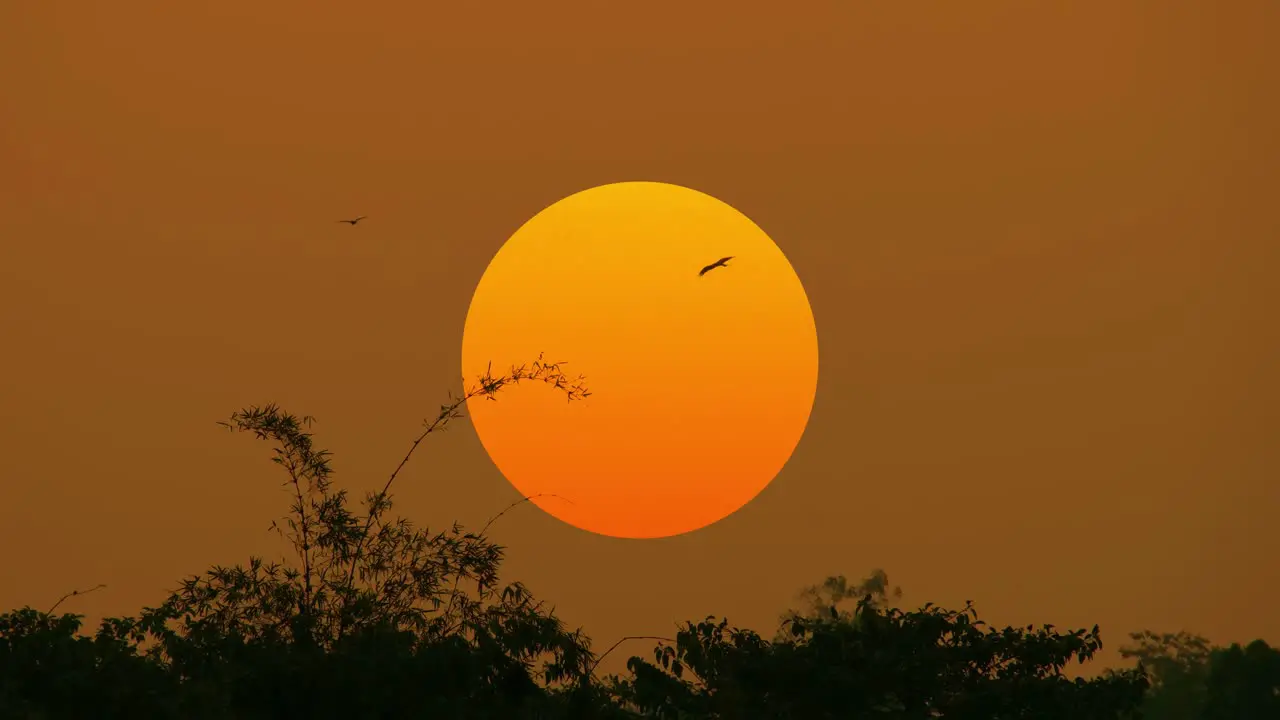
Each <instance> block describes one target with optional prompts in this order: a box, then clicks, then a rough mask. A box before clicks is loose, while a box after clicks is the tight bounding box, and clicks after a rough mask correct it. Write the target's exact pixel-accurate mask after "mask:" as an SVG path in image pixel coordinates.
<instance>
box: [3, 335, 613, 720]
mask: <svg viewBox="0 0 1280 720" xmlns="http://www.w3.org/2000/svg"><path fill="white" fill-rule="evenodd" d="M524 381H534V382H542V383H545V384H548V385H551V386H553V387H554V388H555V389H556V390H558V391H560V392H563V393H564V394H565V395H566V396H567V397H568V398H569V399H570V400H575V399H579V398H583V397H586V396H588V395H589V394H590V392H589V391H588V390H587V389H586V387H585V384H584V382H583V379H582V378H581V377H579V378H576V379H571V378H569V377H567V376H566V375H565V374H564V373H563V372H562V370H561V368H560V364H557V363H547V362H544V361H543V360H542V358H541V356H540V357H539V358H538V360H536V361H535V362H533V363H532V365H531V366H519V367H513V368H511V370H510V372H508V373H506V374H503V375H497V376H495V375H494V374H493V373H492V372H491V370H490V371H486V372H485V373H484V374H483V375H482V376H481V377H480V378H479V381H478V383H477V384H476V385H474V386H473V387H471V388H470V389H468V390H466V392H465V393H464V394H463V395H462V396H460V397H458V398H456V399H455V398H451V402H450V403H448V404H446V405H442V406H441V407H440V411H439V413H438V414H437V415H436V417H435V418H434V419H431V420H429V421H427V422H425V423H424V429H423V431H422V432H421V434H420V435H419V436H418V437H417V439H416V440H415V441H414V442H413V443H412V445H411V446H410V448H409V450H408V452H407V453H406V454H405V456H404V458H403V459H402V460H401V461H400V464H399V465H398V466H397V467H396V469H395V470H394V471H393V472H392V473H391V475H390V477H389V478H388V479H387V481H386V483H385V484H384V486H383V488H382V489H381V490H380V491H377V492H372V493H369V494H367V495H366V497H365V499H364V503H363V511H358V510H353V509H352V508H351V507H350V505H351V503H349V502H348V496H347V491H346V490H342V489H336V488H335V487H334V486H333V484H332V475H333V470H332V468H331V467H330V464H329V453H328V452H327V451H325V450H323V449H319V448H317V447H315V445H314V444H313V439H312V435H311V434H310V433H309V432H307V431H306V429H307V428H308V427H309V426H310V425H311V423H312V419H311V418H309V417H303V418H299V417H296V416H294V415H291V414H289V413H287V412H284V411H283V410H281V409H280V408H278V407H277V406H275V405H265V406H262V407H250V408H247V409H245V410H242V411H240V412H237V413H235V414H233V415H232V416H231V418H230V420H229V421H227V422H225V423H222V424H223V425H224V426H225V427H227V428H228V429H229V430H232V431H241V432H251V433H253V434H254V435H255V436H256V437H258V438H259V439H264V440H268V441H270V442H271V443H272V444H273V452H274V457H273V458H272V460H273V461H274V462H275V463H276V464H278V465H280V466H281V467H282V468H283V469H284V470H285V472H286V474H287V479H286V481H285V483H284V486H285V488H286V489H287V490H288V492H289V495H290V498H291V501H292V506H291V508H290V514H289V515H288V516H287V517H286V518H284V523H283V526H282V525H280V524H273V527H275V528H276V529H278V530H279V531H280V534H281V535H282V536H283V537H284V538H286V539H287V540H288V541H289V542H290V544H291V545H292V547H293V549H294V551H295V553H296V563H293V564H289V563H268V562H264V561H263V559H262V558H259V557H251V558H250V559H249V562H248V564H247V566H239V565H238V566H235V567H230V568H224V567H214V568H212V569H210V570H209V571H208V572H206V573H204V574H202V575H197V576H193V577H189V578H187V579H186V580H185V581H183V582H182V584H181V587H180V588H179V589H177V590H176V591H175V592H173V593H172V594H171V595H170V596H169V597H168V598H167V599H166V600H165V601H164V602H163V603H161V604H160V605H159V606H157V607H154V608H145V609H144V610H143V611H142V612H141V613H140V614H139V615H138V616H137V617H133V618H110V619H108V620H106V621H104V622H103V624H102V626H101V628H100V629H99V631H98V633H97V635H96V637H95V638H94V639H93V640H88V639H87V638H78V637H76V633H77V630H78V628H79V618H78V617H75V616H67V615H64V616H62V617H59V618H54V617H52V616H51V614H49V613H44V614H40V613H36V612H35V611H33V610H30V609H29V608H27V609H24V610H23V611H19V612H17V613H10V614H7V615H5V616H3V618H4V620H5V623H6V624H4V625H0V630H2V631H3V635H2V636H0V639H2V640H3V642H4V644H3V645H0V649H3V650H4V651H5V652H4V654H3V656H2V657H0V659H2V660H3V662H4V665H2V666H0V667H2V668H3V670H4V676H3V677H4V680H5V682H4V684H3V685H0V690H2V691H3V692H4V693H6V695H0V697H3V698H6V699H7V700H10V701H12V705H10V706H14V707H16V706H18V705H25V706H27V707H28V708H29V709H30V710H31V712H35V711H36V708H46V710H47V711H49V712H56V708H58V707H62V705H60V704H59V703H62V704H63V705H65V702H66V701H67V699H66V698H65V697H63V696H65V695H66V694H67V693H70V692H75V691H76V690H75V688H77V687H78V686H77V685H76V683H77V682H80V681H81V680H83V681H84V682H87V683H90V684H92V683H93V682H94V681H93V680H91V678H95V677H96V678H97V682H99V683H101V682H102V681H103V677H104V676H103V675H102V672H103V668H110V667H114V665H112V663H116V664H117V665H120V666H121V667H126V668H129V672H132V673H134V674H135V675H136V676H137V677H136V678H134V679H135V680H137V681H138V682H136V683H133V682H131V683H126V685H128V686H130V687H134V686H136V687H137V688H139V689H140V690H139V691H143V690H145V688H147V687H149V686H148V684H147V683H148V682H153V683H161V684H163V683H162V680H161V679H157V678H162V677H163V678H167V679H168V680H169V681H170V682H172V683H175V684H173V685H171V686H166V687H167V688H168V693H169V694H168V699H167V700H166V702H167V703H168V705H167V707H168V708H169V711H170V712H169V713H167V714H166V713H165V712H162V711H161V710H160V709H158V708H150V709H149V710H148V709H144V706H143V705H138V704H135V701H136V700H137V698H133V697H132V696H130V697H116V698H115V701H111V700H109V699H101V698H99V700H100V702H99V701H92V702H98V704H97V705H96V707H94V708H93V712H92V713H91V714H93V715H94V716H97V717H102V716H104V715H103V713H107V714H108V715H109V714H110V713H111V712H112V708H121V709H122V710H123V709H125V708H127V709H128V713H129V715H130V716H149V717H166V716H180V717H209V718H214V717H218V718H221V717H237V718H244V717H281V716H289V717H294V716H296V717H303V716H306V717H338V716H344V717H351V716H359V717H380V716H383V715H384V714H387V713H395V712H397V711H406V710H407V709H409V708H410V706H413V709H414V711H415V712H419V711H422V710H423V709H430V710H432V711H435V712H439V713H441V714H442V715H444V716H446V717H472V716H474V717H498V716H504V717H505V716H516V715H523V716H530V717H532V716H536V715H540V714H544V713H548V712H552V710H553V709H554V708H556V707H559V706H560V705H565V703H567V702H568V699H567V698H568V694H567V693H566V692H565V691H566V690H567V689H568V688H569V686H570V681H573V680H576V679H577V678H580V677H581V676H582V675H583V674H584V673H585V672H586V671H587V668H588V667H589V666H590V664H591V662H592V660H593V656H592V654H591V652H590V649H589V646H588V643H587V640H586V638H585V637H584V636H583V635H582V634H581V632H578V631H575V632H569V631H568V630H566V628H565V627H564V625H563V623H562V622H561V621H560V620H559V619H558V618H556V617H555V615H554V614H553V613H552V612H551V611H549V610H547V609H546V607H545V606H544V604H543V603H541V602H536V601H535V600H534V599H533V597H532V596H531V594H530V593H529V592H528V590H527V589H526V588H525V587H523V586H522V585H521V584H519V583H512V584H508V585H505V586H503V585H500V584H499V582H498V567H499V565H500V563H501V560H502V556H503V548H502V547H501V546H498V545H495V544H493V543H491V542H489V541H488V540H487V539H486V538H485V536H484V533H485V530H487V528H488V526H487V525H486V526H485V528H484V529H482V530H481V531H480V532H479V533H472V532H466V531H464V530H463V529H462V528H461V527H460V526H459V525H457V524H455V525H454V526H453V527H452V528H450V529H448V530H444V531H437V532H430V531H428V530H427V529H419V528H415V527H414V526H413V525H412V524H411V523H410V522H409V521H408V520H406V519H403V518H394V519H392V518H389V517H388V512H389V511H390V509H391V507H392V500H391V495H390V488H391V485H392V483H393V482H394V481H395V479H396V477H397V476H398V474H399V472H400V470H401V469H402V468H403V467H404V466H405V464H406V463H407V462H408V461H409V459H410V458H411V457H412V455H413V453H414V451H415V450H416V449H417V447H418V446H419V445H420V444H421V443H422V441H423V440H425V439H426V438H427V437H428V436H429V435H431V434H432V433H435V432H439V431H443V430H445V429H446V428H447V426H448V423H449V422H450V421H451V420H453V419H456V418H458V417H461V416H462V407H463V405H464V404H465V403H466V402H467V401H469V400H471V399H473V398H483V399H485V400H495V399H496V395H497V393H498V392H499V391H501V390H502V389H503V388H506V387H508V386H510V385H514V384H518V383H520V382H524ZM529 499H530V498H525V499H524V500H522V501H520V502H524V501H527V500H529ZM515 504H519V503H515ZM513 507H514V504H513ZM508 509H510V508H508ZM503 512H506V511H505V510H504V511H503ZM501 514H502V513H499V516H501ZM496 519H497V518H496V517H495V518H494V520H496ZM492 522H493V520H491V521H490V523H492ZM41 653H43V656H42V655H41ZM59 663H62V664H64V665H65V667H64V668H63V671H61V672H63V674H64V675H65V677H64V678H62V679H61V680H57V681H52V680H51V679H50V676H49V672H50V668H53V667H62V666H60V665H59ZM157 671H158V672H160V674H159V675H155V673H156V672H157ZM24 673H25V674H24ZM149 674H150V675H149ZM152 675H154V677H151V676H152ZM144 676H145V678H144ZM375 678H376V680H377V681H376V682H374V681H373V680H374V679H375ZM144 679H146V680H147V682H143V680H144ZM178 688H180V691H179V689H178ZM99 690H104V691H105V688H103V687H99ZM144 694H145V693H144ZM153 695H154V696H156V697H160V696H162V695H164V693H161V692H160V691H159V690H156V691H155V692H153V693H151V694H150V695H147V697H151V696H153ZM562 696H563V697H562ZM589 696H590V693H586V692H578V693H577V694H576V695H575V696H574V700H575V702H577V703H578V704H579V705H581V704H582V702H583V699H582V698H584V697H589ZM85 697H93V695H92V693H88V694H87V695H85ZM86 702H90V701H86ZM353 702H356V703H363V704H361V705H359V706H351V703H353ZM344 705H346V706H349V707H344ZM340 711H341V712H340ZM343 712H346V713H348V714H345V715H344V714H343ZM175 713H176V714H175ZM494 713H497V714H496V715H495V714H494Z"/></svg>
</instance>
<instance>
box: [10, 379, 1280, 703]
mask: <svg viewBox="0 0 1280 720" xmlns="http://www.w3.org/2000/svg"><path fill="white" fill-rule="evenodd" d="M520 382H542V383H545V384H547V385H550V386H552V387H554V388H555V389H556V390H558V391H560V392H563V393H565V394H566V395H567V396H568V397H569V399H570V400H572V399H575V398H580V397H584V396H586V395H588V394H589V393H588V391H587V390H586V388H585V386H584V385H583V384H582V381H581V378H578V379H570V378H568V377H567V376H565V375H564V374H563V372H561V369H560V367H559V366H557V365H556V364H554V363H545V362H542V360H541V358H540V359H539V360H538V361H537V362H534V363H532V364H531V365H530V366H527V367H525V366H521V367H515V368H512V369H511V370H510V371H509V372H508V373H506V374H503V375H500V376H494V375H493V374H491V373H486V374H485V375H484V376H483V377H481V378H480V380H479V382H478V384H477V385H476V386H474V387H473V388H471V389H470V390H468V391H467V392H466V393H465V394H464V395H463V396H461V397H459V398H457V399H454V400H452V401H451V402H450V403H449V404H447V405H444V406H442V407H441V408H440V412H439V413H438V415H437V416H436V417H435V418H434V419H432V420H430V421H428V422H427V423H426V424H425V427H424V429H423V431H422V433H421V434H420V436H419V437H418V438H417V440H415V441H414V443H413V444H412V447H411V448H410V450H409V452H408V453H407V454H406V456H405V458H404V460H402V461H401V463H400V466H399V467H397V469H396V471H395V472H393V473H392V475H391V477H390V478H389V479H388V480H387V482H386V484H385V485H384V486H383V488H382V489H381V490H380V491H377V492H371V493H368V494H367V495H366V496H365V497H364V499H363V501H362V502H361V503H359V507H358V508H356V509H353V507H352V505H353V503H352V502H351V500H350V499H349V497H348V495H347V492H346V491H345V490H342V489H337V488H335V487H334V486H333V484H332V481H331V475H332V470H331V468H330V466H329V455H328V453H327V452H326V451H324V450H322V449H318V448H316V447H315V446H314V445H313V442H312V436H311V434H310V433H309V432H307V427H308V426H309V425H310V419H309V418H298V417H295V416H293V415H290V414H288V413H286V412H284V411H282V410H280V409H279V408H277V407H275V406H271V405H268V406H265V407H261V408H257V407H251V408H248V409H246V410H244V411H241V412H238V413H235V414H234V415H233V416H232V417H231V418H230V420H229V421H228V422H226V423H224V425H225V426H226V427H227V428H229V429H230V430H232V431H240V432H249V433H251V434H253V435H255V436H256V437H258V438H260V439H263V440H267V441H269V442H270V443H271V444H272V449H273V458H272V459H273V461H274V462H276V463H277V464H278V465H280V466H281V467H282V468H283V469H284V471H285V475H286V480H285V484H284V485H285V488H286V490H287V491H288V493H289V496H290V499H291V508H290V513H289V515H288V516H287V517H285V518H283V523H282V524H277V525H276V528H277V529H278V530H279V532H280V534H281V535H282V536H283V537H285V538H286V539H287V540H288V541H289V542H290V543H291V544H292V546H293V550H294V553H295V557H296V560H295V561H294V562H292V563H270V562H265V561H264V560H263V559H262V558H257V557H254V558H250V559H249V561H248V563H247V564H246V565H243V566H235V567H230V568H224V567H214V568H211V569H210V570H208V571H206V572H204V573H202V574H200V575H196V576H193V577H190V578H187V579H186V580H184V581H183V582H182V583H181V584H180V585H179V587H178V588H177V589H176V590H174V591H173V592H172V593H171V594H170V595H169V596H168V597H167V598H165V599H164V601H163V602H161V603H160V604H159V605H157V606H155V607H148V608H143V609H142V610H141V611H140V612H139V613H138V614H137V615H136V616H132V617H124V618H108V619H106V620H104V621H103V622H102V623H101V625H100V626H99V628H98V629H97V630H96V631H94V632H92V633H87V632H83V629H82V628H81V623H80V621H81V617H80V616H78V615H74V614H68V613H57V612H56V610H57V606H55V607H54V608H51V609H50V610H48V611H38V610H35V609H33V608H30V607H25V608H22V609H19V610H15V611H11V612H8V613H4V614H0V718H32V719H35V718H50V719H52V718H103V719H107V718H155V719H156V720H166V719H168V718H175V719H176V718H183V719H190V720H203V719H207V720H230V719H232V718H235V719H246V720H248V719H257V718H264V719H265V718H344V719H347V718H475V719H477V720H489V719H492V720H502V719H506V718H529V719H530V720H537V719H539V718H546V719H552V718H565V719H570V718H581V719H583V720H586V719H591V718H600V719H611V718H619V719H622V718H642V717H661V718H723V719H726V720H732V719H738V718H741V719H743V720H751V719H755V718H759V719H760V720H775V719H777V720H783V719H795V720H822V719H824V718H833V719H834V718H840V719H842V720H843V719H852V718H883V719H885V720H893V719H902V720H907V719H912V720H914V719H917V718H919V719H924V718H948V719H950V720H1012V719H1014V718H1019V719H1021V718H1040V719H1043V720H1058V719H1061V720H1094V719H1097V720H1104V719H1106V720H1111V719H1121V718H1139V717H1144V716H1145V717H1147V718H1152V719H1153V720H1173V719H1175V718H1178V719H1181V718H1188V719H1190V718H1197V719H1203V720H1219V719H1222V720H1225V719H1227V718H1231V719H1233V720H1251V719H1253V718H1258V719H1259V720H1262V719H1264V718H1265V719H1267V720H1275V719H1276V718H1280V652H1277V651H1276V650H1273V649H1271V648H1269V647H1268V646H1267V645H1266V644H1265V643H1263V642H1261V641H1258V642H1255V643H1252V644H1250V645H1248V646H1247V647H1240V646H1238V645H1234V646H1232V647H1230V648H1211V647H1209V645H1208V644H1207V643H1206V642H1204V641H1203V640H1202V639H1199V638H1194V637H1191V636H1186V635H1177V636H1155V635H1153V634H1150V633H1144V634H1139V635H1134V636H1133V638H1132V639H1133V640H1134V641H1135V643H1137V645H1136V646H1134V647H1130V648H1127V649H1126V650H1125V652H1126V653H1127V656H1129V657H1133V658H1135V659H1137V660H1139V663H1138V665H1137V667H1134V668H1131V669H1127V670H1119V671H1114V670H1113V671H1106V672H1103V673H1102V674H1101V675H1099V676H1098V677H1095V678H1090V679H1079V678H1077V679H1069V678H1068V677H1067V676H1066V674H1065V673H1064V670H1065V669H1066V668H1067V667H1068V666H1069V665H1070V664H1072V663H1077V664H1079V663H1084V662H1086V661H1088V660H1089V659H1090V658H1091V657H1093V655H1094V654H1095V653H1096V652H1097V651H1098V650H1099V649H1100V648H1101V647H1102V641H1101V638H1100V635H1099V632H1098V628H1097V627H1096V626H1095V627H1094V628H1092V629H1088V630H1071V631H1065V632H1059V631H1056V630H1055V629H1054V628H1053V627H1052V626H1047V625H1046V626H1041V627H1034V626H1029V627H1025V628H1012V627H1005V628H993V627H989V626H987V625H986V624H985V623H983V622H982V621H981V620H979V619H978V617H977V615H976V612H975V611H974V609H973V607H972V606H971V605H966V606H965V607H964V608H961V609H959V610H947V609H943V608H937V607H934V606H932V605H928V604H927V605H925V606H923V607H921V608H919V609H917V610H913V611H905V610H902V609H900V608H898V607H896V606H895V605H894V603H895V601H897V600H898V599H899V598H900V597H901V590H899V589H896V588H892V589H891V588H890V587H889V585H888V578H887V576H885V574H884V573H883V572H881V571H877V572H876V573H874V574H872V575H871V576H870V577H868V578H867V579H865V580H864V581H862V582H861V583H856V584H852V585H851V584H850V583H848V582H847V581H846V580H845V579H844V578H843V577H837V578H830V579H828V580H827V581H826V582H825V583H823V584H822V585H819V586H815V587H813V588H810V589H808V590H807V591H806V592H805V593H804V594H803V599H804V600H805V601H806V606H805V607H802V608H801V609H800V610H797V611H791V612H789V613H787V614H786V615H785V616H784V617H783V618H782V620H783V622H782V626H781V628H780V629H779V631H778V632H777V634H776V635H774V636H773V637H772V639H765V638H763V637H761V636H760V635H758V634H756V633H754V632H752V631H749V630H743V629H740V628H736V627H732V626H730V625H729V623H728V621H727V620H717V619H716V618H707V619H705V620H703V621H701V622H689V623H686V624H685V625H684V627H683V628H682V629H681V630H680V631H679V632H678V633H677V634H676V636H675V637H674V638H670V639H658V638H653V639H654V640H658V643H657V646H656V647H655V648H654V650H653V652H652V653H651V654H650V655H648V656H646V657H632V658H631V659H630V660H629V661H628V663H627V674H626V675H625V676H619V675H610V676H607V677H600V676H599V674H598V673H597V672H596V668H597V666H598V664H599V662H600V660H601V658H602V656H601V655H597V654H596V653H595V652H594V651H593V649H592V646H591V643H590V641H589V640H588V638H586V637H585V636H584V635H583V634H582V633H581V631H579V630H570V629H569V628H567V627H566V626H565V625H564V623H563V622H562V621H561V620H560V619H559V618H557V617H556V616H555V614H554V613H553V612H552V611H551V610H549V609H548V608H547V606H546V605H545V604H544V603H542V602H539V601H537V600H536V599H535V598H534V597H533V596H532V595H531V594H530V593H529V592H528V590H527V589H525V588H524V587H523V586H522V585H520V584H519V583H511V584H503V583H501V582H500V581H499V576H498V568H499V566H500V564H501V561H502V557H503V548H502V547H500V546H498V545H495V544H493V543H492V542H490V541H489V540H488V539H487V538H486V536H485V531H486V530H487V526H486V527H485V528H482V529H481V530H480V531H479V532H469V531H466V530H464V529H463V528H462V527H460V526H457V525H455V526H453V527H451V528H449V529H447V530H443V531H434V532H433V531H429V530H428V529H426V528H418V527H415V526H414V525H413V524H412V523H411V522H409V521H408V520H406V519H404V518H392V517H391V516H390V515H389V512H390V510H391V508H392V501H391V494H390V487H391V484H392V483H393V482H394V480H395V478H396V476H397V474H398V473H399V471H400V468H402V467H404V465H405V463H406V462H408V460H409V459H410V457H411V456H412V454H413V452H414V450H415V449H416V448H417V447H418V445H419V444H420V443H421V442H422V441H423V440H424V439H425V438H426V437H427V436H428V435H430V434H432V433H433V432H438V431H440V430H443V429H445V428H446V427H447V425H448V423H449V421H450V420H452V419H454V418H457V417H460V414H461V410H462V407H463V406H464V405H465V403H466V402H467V400H468V399H471V398H486V399H494V397H495V395H496V394H497V393H498V392H499V391H500V390H501V389H503V388H504V387H507V386H510V385H512V384H517V383H520ZM528 499H529V498H526V499H525V500H528ZM504 512H505V511H504ZM491 522H492V521H491ZM64 599H65V598H64ZM615 647H616V646H615Z"/></svg>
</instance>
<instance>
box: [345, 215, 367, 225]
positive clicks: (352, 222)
mask: <svg viewBox="0 0 1280 720" xmlns="http://www.w3.org/2000/svg"><path fill="white" fill-rule="evenodd" d="M367 217H369V216H368V215H361V216H360V217H358V218H355V219H353V220H339V221H338V222H340V223H343V222H344V223H347V224H349V225H355V224H356V223H358V222H360V221H361V220H363V219H365V218H367Z"/></svg>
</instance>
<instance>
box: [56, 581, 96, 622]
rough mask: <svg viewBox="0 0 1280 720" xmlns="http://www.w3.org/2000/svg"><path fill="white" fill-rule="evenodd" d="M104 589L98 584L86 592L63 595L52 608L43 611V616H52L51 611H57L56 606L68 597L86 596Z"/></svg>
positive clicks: (77, 591)
mask: <svg viewBox="0 0 1280 720" xmlns="http://www.w3.org/2000/svg"><path fill="white" fill-rule="evenodd" d="M104 587H106V585H105V584H103V583H99V584H97V585H94V586H93V587H91V588H89V589H88V590H72V591H71V592H69V593H67V594H66V595H63V596H62V597H60V598H58V602H56V603H54V604H53V607H51V608H49V609H48V610H45V611H44V614H45V615H52V614H53V611H54V610H57V609H58V606H59V605H61V604H62V601H64V600H66V599H67V598H69V597H74V596H76V595H88V594H89V593H91V592H93V591H94V590H101V589H102V588H104Z"/></svg>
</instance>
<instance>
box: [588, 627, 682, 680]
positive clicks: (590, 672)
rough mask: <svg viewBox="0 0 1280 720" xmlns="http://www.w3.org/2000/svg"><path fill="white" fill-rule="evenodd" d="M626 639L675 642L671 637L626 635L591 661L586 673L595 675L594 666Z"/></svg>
mask: <svg viewBox="0 0 1280 720" xmlns="http://www.w3.org/2000/svg"><path fill="white" fill-rule="evenodd" d="M628 640H661V641H663V642H668V643H674V642H675V640H672V639H671V638H665V637H661V636H659V635H628V636H626V637H624V638H622V639H621V640H619V641H618V642H616V643H614V644H613V645H611V646H610V647H609V649H608V650H605V651H604V655H601V656H600V657H598V658H596V661H595V662H593V663H591V667H590V668H587V675H588V676H590V677H595V674H596V666H598V665H599V664H600V661H601V660H604V659H605V658H606V657H608V655H609V653H611V652H613V651H614V650H615V649H616V648H617V647H618V646H619V645H621V644H622V643H624V642H626V641H628Z"/></svg>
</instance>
